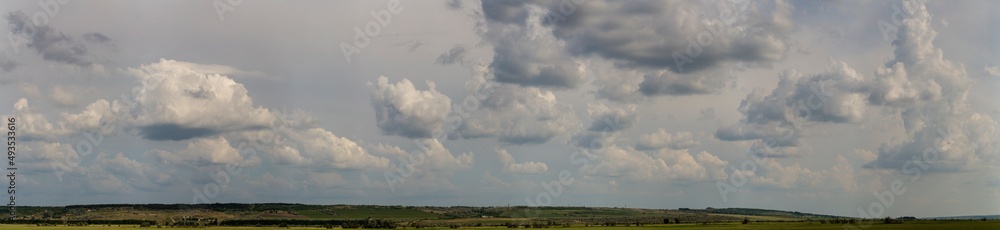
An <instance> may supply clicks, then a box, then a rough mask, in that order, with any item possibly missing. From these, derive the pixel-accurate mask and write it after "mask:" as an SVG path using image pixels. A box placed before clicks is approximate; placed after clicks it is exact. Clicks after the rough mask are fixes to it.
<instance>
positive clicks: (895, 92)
mask: <svg viewBox="0 0 1000 230" xmlns="http://www.w3.org/2000/svg"><path fill="white" fill-rule="evenodd" d="M904 4H906V6H905V7H906V8H907V9H912V11H911V14H908V15H906V16H907V17H905V18H904V19H903V23H902V25H901V26H900V29H899V30H898V31H897V32H898V33H897V37H896V40H895V41H893V45H894V47H895V52H894V57H893V59H891V60H889V61H887V62H886V63H885V65H884V66H880V67H879V68H878V69H877V70H876V72H875V75H876V78H875V81H874V87H873V89H872V93H871V96H870V97H869V101H870V102H871V103H872V104H875V105H883V106H888V107H890V108H894V109H896V111H899V113H898V115H899V116H900V118H901V119H902V121H903V127H904V129H905V131H906V134H907V139H906V140H905V141H903V142H902V143H898V144H890V143H886V144H883V145H882V147H880V148H879V151H878V158H877V159H875V160H874V161H872V162H869V163H868V164H866V165H865V167H867V168H886V169H895V170H900V171H904V170H911V171H912V170H913V169H912V168H910V169H906V168H907V165H908V163H907V162H912V161H914V160H915V159H916V160H920V161H917V162H933V166H932V167H930V168H921V169H920V170H929V171H961V170H981V169H982V167H984V166H985V165H995V164H996V163H997V161H998V157H997V154H996V152H995V150H994V149H993V143H994V142H996V138H997V137H996V136H997V135H996V132H997V123H996V122H995V121H994V119H993V118H992V117H991V116H989V115H986V114H982V113H978V112H974V111H973V110H972V109H971V107H970V103H969V102H968V101H967V95H968V92H969V89H970V88H971V82H972V79H971V78H970V77H969V76H968V74H967V73H966V72H965V69H964V66H963V65H961V64H955V63H953V62H951V61H949V60H947V59H945V58H944V55H943V52H942V51H941V49H940V48H937V47H935V46H934V44H933V41H934V39H935V38H936V37H937V32H936V31H934V29H933V27H932V23H931V15H930V13H928V12H927V9H926V7H925V6H924V5H923V4H922V3H919V2H904Z"/></svg>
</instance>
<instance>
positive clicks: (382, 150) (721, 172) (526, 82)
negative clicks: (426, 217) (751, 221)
mask: <svg viewBox="0 0 1000 230" xmlns="http://www.w3.org/2000/svg"><path fill="white" fill-rule="evenodd" d="M0 10H2V11H3V12H0V13H3V21H5V22H6V24H7V26H4V27H0V33H2V34H3V35H4V36H3V37H2V38H0V40H2V42H0V89H2V90H0V105H3V106H6V107H7V108H9V110H7V111H5V112H2V114H7V115H5V116H7V117H9V116H13V117H15V118H16V122H15V123H16V128H17V132H16V139H17V151H18V152H17V157H16V159H15V162H16V164H17V167H18V169H17V175H19V176H18V177H17V187H18V190H17V192H18V193H17V201H18V204H20V205H69V204H92V203H192V202H198V203H204V202H301V203H316V204H341V203H346V204H386V205H396V204H401V205H436V206H450V205H473V206H490V205H573V206H579V205H586V206H608V207H616V206H617V207H621V206H628V207H647V208H683V207H688V208H704V207H754V208H770V209H784V210H795V211H803V212H815V213H824V214H836V215H845V216H886V215H891V216H899V215H913V216H949V215H970V214H1000V130H997V129H998V126H997V120H996V119H997V118H998V117H1000V100H996V99H995V98H996V97H997V96H1000V95H998V94H997V89H1000V56H998V55H996V54H997V53H1000V33H997V30H996V28H997V26H1000V16H997V15H996V14H995V12H996V11H997V10H1000V2H995V1H947V2H945V1H931V2H922V1H864V2H859V1H850V2H841V1H815V2H814V1H773V2H772V1H752V2H749V1H740V0H715V1H670V2H666V1H652V2H647V1H586V2H578V1H570V0H566V1H558V0H552V1H536V2H523V1H488V2H477V1H434V2H424V1H421V2H419V3H418V2H416V1H414V2H410V1H406V0H404V1H353V2H340V1H336V2H333V1H296V2H273V1H251V0H246V1H227V0H216V1H156V2H147V1H142V2H135V1H100V2H79V1H71V2H66V3H60V2H57V1H55V0H43V1H38V2H35V1H20V2H6V3H3V6H2V7H0ZM5 120H6V119H5Z"/></svg>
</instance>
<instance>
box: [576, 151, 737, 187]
mask: <svg viewBox="0 0 1000 230" xmlns="http://www.w3.org/2000/svg"><path fill="white" fill-rule="evenodd" d="M598 158H599V159H601V161H600V163H598V164H596V165H594V166H590V167H587V168H585V169H584V171H585V172H587V173H588V174H590V175H595V176H598V175H599V176H609V177H622V178H624V179H627V180H630V181H671V180H679V181H721V180H725V179H726V177H727V176H728V174H727V173H726V172H725V171H724V169H725V166H726V165H727V164H728V163H727V162H726V161H724V160H722V159H719V157H717V156H715V155H713V154H711V153H709V152H705V151H702V152H699V153H697V154H691V153H689V152H688V151H686V150H670V149H663V150H660V151H659V152H656V153H655V154H647V153H645V152H642V151H637V150H635V149H633V148H631V147H620V146H617V145H609V146H607V147H605V148H604V149H602V150H601V151H599V152H598Z"/></svg>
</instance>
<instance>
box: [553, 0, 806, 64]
mask: <svg viewBox="0 0 1000 230" xmlns="http://www.w3.org/2000/svg"><path fill="white" fill-rule="evenodd" d="M551 7H552V10H550V14H565V13H564V12H562V11H558V7H559V5H557V4H552V6H551ZM759 8H760V7H759V6H758V5H757V3H756V2H746V1H738V2H731V1H717V2H671V1H668V2H660V1H624V2H622V1H588V2H580V3H579V4H577V6H576V12H571V13H570V14H568V15H565V20H554V23H553V25H554V27H555V30H554V32H553V33H554V34H555V35H556V37H558V38H560V39H563V40H565V41H566V43H567V47H568V49H567V50H568V51H570V52H572V53H574V54H576V55H591V54H593V55H600V56H602V57H605V58H608V59H611V60H616V61H621V62H622V63H624V64H626V65H630V66H643V67H652V68H655V69H661V68H667V69H670V70H671V71H673V72H675V73H682V72H687V71H699V70H703V69H707V68H709V67H713V66H718V65H719V64H721V63H724V62H727V61H742V62H748V63H758V62H772V61H776V60H779V59H780V58H782V57H783V56H784V53H785V50H787V49H788V44H786V42H785V37H786V36H787V33H788V32H790V30H791V28H792V26H793V25H792V23H791V21H790V20H789V19H788V17H789V15H790V11H791V9H792V6H791V5H790V4H788V3H785V2H783V1H777V2H775V9H774V10H773V11H772V12H763V11H761V10H760V9H759ZM555 16H563V15H555ZM751 27H759V29H754V30H751ZM698 42H702V43H703V45H702V44H701V43H698ZM674 54H686V55H688V57H689V58H691V59H693V60H692V61H691V62H689V63H686V64H683V63H684V62H681V63H678V62H676V61H675V57H674ZM682 64H683V65H682Z"/></svg>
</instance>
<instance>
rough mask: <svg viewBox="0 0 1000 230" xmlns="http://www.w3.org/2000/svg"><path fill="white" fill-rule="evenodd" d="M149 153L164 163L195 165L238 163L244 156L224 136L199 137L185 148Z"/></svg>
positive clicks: (155, 150)
mask: <svg viewBox="0 0 1000 230" xmlns="http://www.w3.org/2000/svg"><path fill="white" fill-rule="evenodd" d="M147 154H148V155H150V156H151V157H153V158H154V159H156V160H157V161H158V162H160V163H163V164H168V165H190V166H195V167H204V166H210V165H227V164H238V163H241V162H242V161H243V156H241V155H240V153H239V152H238V151H236V149H235V148H233V146H232V145H230V144H229V141H228V140H226V138H223V137H214V138H198V139H194V140H191V141H189V142H188V143H187V148H185V149H181V150H178V151H175V152H170V151H166V150H159V149H154V150H150V151H149V152H147Z"/></svg>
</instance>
